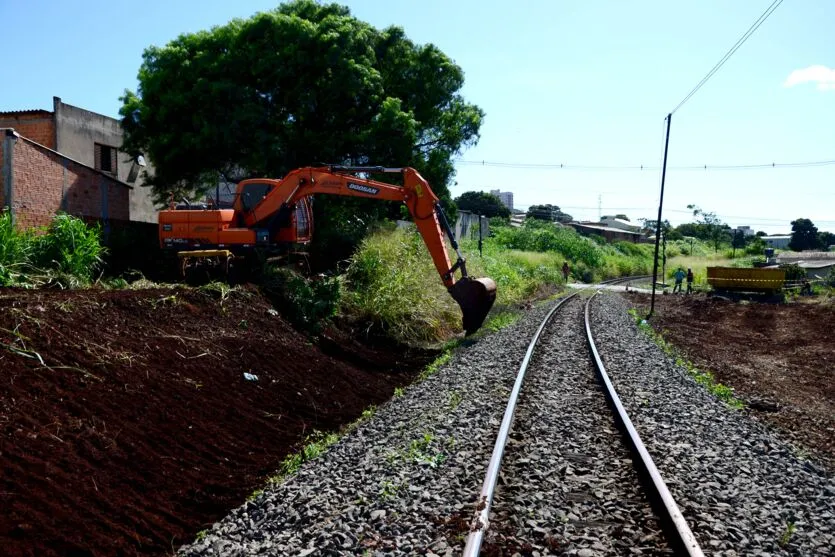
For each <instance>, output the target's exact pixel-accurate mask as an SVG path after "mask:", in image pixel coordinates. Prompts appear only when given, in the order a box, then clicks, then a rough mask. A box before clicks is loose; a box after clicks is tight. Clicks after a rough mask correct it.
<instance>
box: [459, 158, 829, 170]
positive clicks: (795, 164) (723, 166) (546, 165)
mask: <svg viewBox="0 0 835 557" xmlns="http://www.w3.org/2000/svg"><path fill="white" fill-rule="evenodd" d="M454 162H455V164H456V165H463V166H489V167H499V168H516V169H531V170H536V169H542V170H600V171H607V170H609V171H623V170H639V171H640V170H660V168H661V167H660V166H649V165H643V164H640V165H621V166H618V165H573V164H557V163H517V162H501V161H486V160H483V161H474V160H465V159H459V160H457V161H454ZM830 165H835V159H833V160H821V161H805V162H770V163H758V164H702V165H687V166H667V170H757V169H766V168H809V167H816V166H830Z"/></svg>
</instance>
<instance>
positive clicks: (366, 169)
mask: <svg viewBox="0 0 835 557" xmlns="http://www.w3.org/2000/svg"><path fill="white" fill-rule="evenodd" d="M357 173H362V174H368V173H391V174H401V176H402V178H403V185H402V186H399V185H394V184H388V183H385V182H379V181H377V180H371V179H368V178H363V177H360V176H358V175H357ZM246 182H250V181H249V180H248V181H246ZM246 182H242V183H241V184H240V185H239V192H240V191H244V190H243V189H242V188H245V187H246ZM254 182H257V183H259V184H263V185H265V186H266V185H268V186H269V191H268V192H265V194H264V195H263V198H262V199H260V201H258V202H257V203H255V204H253V205H251V206H250V207H249V209H245V208H244V207H243V205H242V202H241V201H240V196H239V201H237V202H236V206H235V210H236V213H238V214H240V215H242V217H243V220H244V224H245V225H246V226H247V227H249V228H252V227H257V226H265V225H268V224H269V223H270V222H273V221H274V220H275V219H278V220H279V221H280V220H281V218H282V217H281V215H286V214H289V211H291V210H292V207H293V206H294V204H295V202H296V201H298V200H299V199H301V198H303V197H307V196H309V195H314V194H326V195H342V196H347V197H360V198H366V199H379V200H383V201H400V202H402V203H404V204H405V205H406V207H407V208H408V210H409V213H410V214H411V215H412V219H413V220H414V222H415V226H416V227H417V229H418V232H420V235H421V237H422V238H423V241H424V243H425V244H426V247H427V249H428V250H429V254H430V255H431V257H432V261H433V262H434V264H435V268H436V269H437V270H438V274H439V275H440V276H441V280H442V281H443V283H444V286H446V287H447V290H448V291H449V293H450V295H451V296H452V297H453V299H455V301H456V302H458V305H459V306H460V307H461V311H462V314H463V324H464V330H465V331H466V332H467V334H472V333H473V332H475V331H476V330H478V328H479V327H481V324H482V323H483V322H484V319H485V318H486V317H487V314H488V313H489V311H490V308H491V307H492V306H493V302H494V301H495V299H496V283H495V282H494V281H493V280H492V279H489V278H479V279H473V278H470V277H469V276H468V275H467V267H466V260H465V259H464V257H463V255H462V254H461V251H460V249H459V248H458V243H457V242H456V240H455V235H454V234H453V232H452V229H451V228H450V226H449V222H448V221H447V218H446V215H445V214H444V211H443V208H442V207H441V203H440V201H439V200H438V197H437V196H436V195H435V193H434V192H433V191H432V188H430V187H429V184H428V183H427V182H426V180H425V179H424V178H423V177H422V176H421V175H420V174H419V173H418V172H417V170H415V169H414V168H409V167H406V168H385V167H378V166H353V167H346V166H325V167H307V168H299V169H296V170H293V171H292V172H290V173H289V174H287V176H285V177H284V178H283V179H282V180H257V181H254ZM444 234H446V236H447V237H448V238H449V240H450V244H451V245H452V247H453V249H454V250H455V253H456V256H457V260H456V261H455V263H451V262H450V258H449V254H448V252H447V249H446V244H445V242H444ZM456 271H460V273H461V277H460V278H458V279H456V277H455V273H456Z"/></svg>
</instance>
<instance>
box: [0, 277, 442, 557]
mask: <svg viewBox="0 0 835 557" xmlns="http://www.w3.org/2000/svg"><path fill="white" fill-rule="evenodd" d="M324 337H325V338H324V339H320V341H319V342H318V343H316V344H314V343H313V342H311V341H310V340H309V339H308V338H307V337H305V336H303V335H301V334H299V333H297V332H296V331H294V330H293V329H292V328H291V327H290V326H289V325H288V324H287V323H286V322H285V321H283V320H282V319H281V318H280V317H279V316H278V315H276V314H275V312H273V311H271V307H270V305H269V303H268V302H267V301H265V300H264V299H263V298H262V297H261V296H260V295H259V294H258V293H257V292H255V291H243V292H237V293H233V294H231V295H230V296H229V297H227V298H226V299H225V300H219V299H217V298H213V297H211V296H210V295H208V294H204V293H202V292H199V291H195V290H180V289H178V290H164V289H160V290H141V291H127V290H126V291H75V292H58V291H34V292H32V291H10V290H2V291H0V509H2V512H0V548H2V549H0V553H2V555H7V556H13V555H27V556H28V555H37V556H43V555H47V556H48V555H60V556H90V555H96V556H98V555H169V554H171V553H173V551H174V550H175V549H176V548H177V547H178V546H179V545H180V544H182V543H184V542H187V541H189V540H191V539H192V538H193V537H194V535H195V533H196V532H197V531H199V530H201V529H203V528H205V527H207V526H209V525H211V523H213V522H214V521H216V520H217V519H219V518H221V517H222V516H223V515H224V514H225V513H226V512H227V511H228V510H229V509H231V508H232V507H234V506H236V505H238V504H240V503H241V502H243V500H244V499H245V498H246V496H247V495H249V494H250V493H251V492H252V491H253V489H255V488H256V487H258V486H260V485H262V484H263V482H264V479H265V477H266V476H268V475H270V474H272V473H274V472H275V471H276V469H277V468H278V466H279V463H280V462H281V460H282V458H283V457H284V456H285V455H286V454H287V453H288V451H290V450H291V449H293V448H294V446H296V445H297V443H298V442H299V441H300V440H301V439H303V438H304V437H305V436H306V435H308V434H310V433H311V432H312V431H313V430H314V429H319V430H333V429H336V428H338V427H339V426H340V425H341V424H345V423H347V422H349V421H351V420H353V419H355V418H356V417H357V416H359V415H360V414H361V412H362V410H363V409H364V408H366V407H367V406H368V405H370V404H377V403H380V402H382V401H384V400H386V399H387V398H388V397H390V396H391V394H392V392H393V390H394V388H395V387H396V386H398V385H403V384H405V383H408V382H409V381H410V380H411V378H412V377H413V375H414V372H415V371H416V369H417V367H419V366H420V365H421V364H423V363H425V361H426V356H427V355H426V354H425V353H424V354H410V353H408V351H404V350H403V349H401V348H399V347H389V348H388V349H387V350H381V349H379V348H377V349H375V348H368V347H365V346H363V345H361V344H360V343H358V342H356V341H354V340H352V339H351V336H350V335H348V334H345V333H344V332H339V331H329V332H328V334H327V335H324ZM329 354H330V355H329ZM244 373H252V374H255V375H257V376H258V381H248V380H246V379H245V378H244Z"/></svg>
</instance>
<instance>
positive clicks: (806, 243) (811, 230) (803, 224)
mask: <svg viewBox="0 0 835 557" xmlns="http://www.w3.org/2000/svg"><path fill="white" fill-rule="evenodd" d="M789 248H791V249H792V250H794V251H803V250H806V249H817V248H818V227H817V226H815V225H814V224H813V223H812V221H810V220H809V219H797V220H793V221H792V237H791V240H789Z"/></svg>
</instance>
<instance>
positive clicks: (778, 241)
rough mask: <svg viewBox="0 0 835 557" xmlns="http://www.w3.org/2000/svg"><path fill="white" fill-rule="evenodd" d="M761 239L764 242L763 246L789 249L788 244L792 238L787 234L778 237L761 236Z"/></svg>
mask: <svg viewBox="0 0 835 557" xmlns="http://www.w3.org/2000/svg"><path fill="white" fill-rule="evenodd" d="M762 239H763V241H764V242H765V245H767V246H768V247H770V248H774V249H786V248H788V247H789V242H791V240H792V237H791V235H790V234H787V235H779V236H763V237H762Z"/></svg>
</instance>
